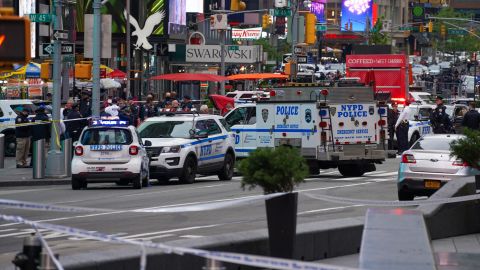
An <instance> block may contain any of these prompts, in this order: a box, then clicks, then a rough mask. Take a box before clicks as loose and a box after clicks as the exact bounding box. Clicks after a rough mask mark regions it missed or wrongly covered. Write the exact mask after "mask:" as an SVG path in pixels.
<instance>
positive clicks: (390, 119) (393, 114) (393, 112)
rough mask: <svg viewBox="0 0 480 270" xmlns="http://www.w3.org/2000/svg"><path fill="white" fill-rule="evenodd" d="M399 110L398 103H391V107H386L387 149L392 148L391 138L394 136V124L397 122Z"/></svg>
mask: <svg viewBox="0 0 480 270" xmlns="http://www.w3.org/2000/svg"><path fill="white" fill-rule="evenodd" d="M399 116H400V111H399V110H398V104H397V103H392V108H391V109H388V114H387V124H388V149H389V150H393V139H394V137H395V125H396V123H397V120H398V117H399Z"/></svg>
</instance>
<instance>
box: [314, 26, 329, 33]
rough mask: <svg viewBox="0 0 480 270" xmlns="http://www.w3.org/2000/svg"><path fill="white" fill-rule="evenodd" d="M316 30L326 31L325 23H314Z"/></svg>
mask: <svg viewBox="0 0 480 270" xmlns="http://www.w3.org/2000/svg"><path fill="white" fill-rule="evenodd" d="M316 30H317V32H327V25H326V24H317V25H316Z"/></svg>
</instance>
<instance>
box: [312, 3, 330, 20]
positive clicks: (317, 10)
mask: <svg viewBox="0 0 480 270" xmlns="http://www.w3.org/2000/svg"><path fill="white" fill-rule="evenodd" d="M310 12H311V13H313V14H315V17H317V23H325V22H326V21H325V3H321V2H312V5H311V6H310Z"/></svg>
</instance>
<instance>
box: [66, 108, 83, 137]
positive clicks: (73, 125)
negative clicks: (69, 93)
mask: <svg viewBox="0 0 480 270" xmlns="http://www.w3.org/2000/svg"><path fill="white" fill-rule="evenodd" d="M79 110H80V109H79V106H78V104H74V105H73V106H72V110H71V111H70V113H69V114H68V116H67V120H68V121H66V122H65V128H66V130H67V132H68V134H69V136H70V137H71V138H72V141H74V142H76V141H78V139H79V138H80V133H81V132H82V129H83V123H82V121H81V120H80V119H81V118H82V115H81V114H80V111H79Z"/></svg>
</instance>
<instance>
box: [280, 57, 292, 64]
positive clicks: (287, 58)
mask: <svg viewBox="0 0 480 270" xmlns="http://www.w3.org/2000/svg"><path fill="white" fill-rule="evenodd" d="M291 60H292V56H291V55H283V61H282V62H283V63H284V64H286V63H288V62H290V61H291Z"/></svg>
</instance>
